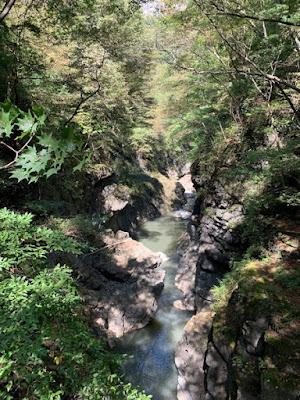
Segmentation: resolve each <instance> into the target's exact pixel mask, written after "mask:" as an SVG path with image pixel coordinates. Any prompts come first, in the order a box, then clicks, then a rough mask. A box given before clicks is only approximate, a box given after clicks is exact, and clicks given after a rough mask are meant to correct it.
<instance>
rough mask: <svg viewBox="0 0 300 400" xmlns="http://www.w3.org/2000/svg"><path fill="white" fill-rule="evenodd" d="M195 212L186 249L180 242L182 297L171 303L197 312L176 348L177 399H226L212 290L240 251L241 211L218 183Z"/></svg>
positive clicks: (178, 279)
mask: <svg viewBox="0 0 300 400" xmlns="http://www.w3.org/2000/svg"><path fill="white" fill-rule="evenodd" d="M199 203H200V204H199ZM193 214H194V215H193V216H192V218H191V221H190V223H189V226H188V239H187V238H186V237H185V239H184V240H185V241H184V242H183V243H185V247H184V245H183V244H182V243H181V247H180V252H181V254H182V258H181V260H180V263H179V268H178V272H177V275H176V278H175V284H176V286H177V287H178V288H179V289H180V290H182V291H183V293H184V299H183V300H182V301H178V302H175V304H174V305H175V306H176V307H178V308H180V309H187V310H194V311H195V312H196V313H197V314H196V315H195V316H194V317H193V318H192V319H191V320H190V321H189V322H188V324H187V325H186V327H185V330H184V332H183V335H182V338H181V340H180V342H179V343H178V346H177V350H176V358H175V363H176V366H177V369H178V374H179V378H178V399H179V400H201V399H219V400H221V399H226V398H227V392H226V390H227V387H228V382H227V380H228V373H227V369H228V357H229V352H228V351H227V349H225V348H224V346H221V345H220V344H216V343H215V342H214V340H213V327H212V324H213V314H212V313H211V311H210V310H211V307H212V305H213V300H214V299H213V294H212V292H211V289H212V288H213V287H214V286H216V285H218V284H219V282H220V280H221V279H222V277H223V275H224V273H225V272H226V271H227V270H228V268H229V260H230V257H231V254H232V253H234V252H236V251H237V250H238V245H239V239H238V237H236V236H235V234H234V229H235V227H236V226H238V225H239V224H240V223H241V222H242V220H243V212H242V206H241V205H240V204H238V203H235V202H234V200H233V199H232V198H231V197H230V196H229V195H228V194H227V193H226V191H225V190H224V189H223V187H222V185H216V186H215V187H214V188H213V189H212V193H211V195H209V196H208V195H206V196H205V198H204V199H198V202H196V204H195V207H194V213H193ZM186 246H187V247H186ZM218 346H219V347H218ZM220 349H221V350H220Z"/></svg>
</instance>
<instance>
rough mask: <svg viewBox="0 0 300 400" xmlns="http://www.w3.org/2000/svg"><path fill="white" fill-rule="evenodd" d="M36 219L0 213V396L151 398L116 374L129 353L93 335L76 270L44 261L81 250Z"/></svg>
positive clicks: (28, 397)
mask: <svg viewBox="0 0 300 400" xmlns="http://www.w3.org/2000/svg"><path fill="white" fill-rule="evenodd" d="M32 219H33V215H32V214H28V213H27V214H23V215H21V214H18V213H14V212H12V211H9V210H7V209H2V210H0V232H1V233H0V252H1V254H0V310H1V311H0V333H1V343H0V367H1V368H0V398H1V399H30V400H31V399H45V400H48V399H49V400H50V399H55V400H58V399H75V398H76V399H105V398H109V399H128V400H129V399H148V398H149V397H147V396H146V395H144V394H140V393H138V392H137V391H136V390H134V389H132V388H131V386H130V385H125V384H123V383H122V382H121V381H120V379H119V377H118V376H117V375H116V374H115V373H114V372H115V371H116V370H117V368H118V367H119V365H120V363H121V362H122V360H123V358H124V356H121V355H117V354H114V353H112V352H109V351H107V350H106V349H105V348H104V346H103V343H102V341H101V340H99V339H98V338H96V337H95V336H94V335H93V333H92V331H91V329H90V327H89V326H88V324H87V321H85V319H84V317H83V316H82V312H81V310H82V307H81V302H82V299H81V297H80V295H79V294H78V291H77V289H76V287H75V285H74V282H73V279H72V277H71V270H70V269H69V268H68V267H66V266H60V265H56V266H55V267H53V266H50V265H49V264H47V262H46V261H47V260H46V255H47V254H48V253H49V252H50V251H68V252H72V253H74V254H78V253H80V247H81V246H80V245H79V244H78V243H77V242H76V241H75V240H73V239H71V238H66V237H65V236H64V235H63V234H62V233H61V232H58V231H52V230H50V229H47V228H41V227H36V226H34V225H33V224H32Z"/></svg>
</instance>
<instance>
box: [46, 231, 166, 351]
mask: <svg viewBox="0 0 300 400" xmlns="http://www.w3.org/2000/svg"><path fill="white" fill-rule="evenodd" d="M103 240H104V243H103V247H102V248H101V249H99V250H98V251H96V252H94V253H91V254H86V255H84V256H83V257H82V258H81V259H78V258H75V257H74V256H72V255H69V254H63V255H60V256H56V257H55V259H53V261H54V262H61V263H64V264H68V265H70V266H72V267H73V270H74V276H75V277H76V280H77V282H78V285H79V287H80V291H81V293H82V295H83V298H84V301H85V309H86V312H87V313H88V314H89V316H90V318H91V319H92V321H93V323H94V326H95V329H96V330H97V331H98V332H99V333H102V334H105V335H106V336H107V337H108V339H109V340H110V342H111V343H113V342H114V339H116V338H120V337H122V336H123V335H125V334H126V333H129V332H131V331H133V330H135V329H139V328H142V327H144V326H145V325H147V324H148V323H149V322H150V320H151V319H152V318H153V316H154V313H155V312H156V309H157V299H158V298H159V296H160V294H161V291H162V289H163V287H164V283H163V282H164V277H165V271H164V270H163V269H162V268H161V267H160V265H161V264H162V262H163V261H164V258H165V256H164V254H162V253H154V252H152V251H151V250H149V249H147V248H146V247H145V246H144V245H143V244H141V243H139V242H137V241H135V240H133V239H131V238H130V237H129V234H128V233H127V232H122V231H118V232H117V233H116V234H114V233H113V232H112V231H108V232H107V234H106V236H105V237H104V238H103Z"/></svg>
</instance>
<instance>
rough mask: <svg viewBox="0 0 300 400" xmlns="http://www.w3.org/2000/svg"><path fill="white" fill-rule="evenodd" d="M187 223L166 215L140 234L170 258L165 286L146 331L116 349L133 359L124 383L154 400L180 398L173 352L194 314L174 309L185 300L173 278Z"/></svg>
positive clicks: (141, 239) (129, 337)
mask: <svg viewBox="0 0 300 400" xmlns="http://www.w3.org/2000/svg"><path fill="white" fill-rule="evenodd" d="M186 224H187V222H186V221H183V220H175V219H174V217H173V216H171V215H167V216H163V217H160V218H158V219H156V220H154V221H148V222H146V223H145V224H144V225H143V226H142V227H141V229H140V230H139V231H138V232H137V240H138V241H139V242H141V243H143V244H144V245H145V246H146V247H148V248H149V249H151V250H152V251H154V252H158V251H161V252H163V253H165V254H166V255H167V256H168V257H169V258H170V259H169V260H168V261H167V262H165V263H164V264H163V268H164V269H165V270H166V278H165V287H164V290H163V292H162V295H161V297H160V299H159V302H158V310H157V312H156V314H155V318H154V319H153V320H152V321H151V322H150V323H149V324H148V325H147V326H146V327H145V328H143V329H139V330H137V331H134V332H132V333H130V334H128V335H126V336H125V337H124V338H122V339H121V340H120V341H119V343H118V345H117V347H116V348H117V350H118V351H120V352H122V353H127V354H129V355H132V356H133V358H131V359H129V360H127V361H125V362H124V364H123V373H124V374H125V380H126V381H127V382H130V383H131V384H132V386H133V387H135V388H139V389H142V390H145V392H146V393H147V394H151V395H152V396H153V397H152V398H153V400H176V399H177V395H176V387H177V371H176V367H175V364H174V352H175V347H176V344H177V342H178V341H179V339H180V337H181V335H182V332H183V328H184V326H185V324H186V323H187V321H188V320H189V319H190V317H191V315H192V313H191V312H187V311H181V310H177V309H175V308H174V307H173V302H174V301H175V300H177V299H180V298H182V293H181V292H180V291H179V290H178V289H177V288H176V287H175V284H174V279H175V275H176V271H177V267H178V262H179V256H178V255H177V253H176V244H177V240H178V238H179V236H180V235H181V234H182V232H184V231H185V229H186Z"/></svg>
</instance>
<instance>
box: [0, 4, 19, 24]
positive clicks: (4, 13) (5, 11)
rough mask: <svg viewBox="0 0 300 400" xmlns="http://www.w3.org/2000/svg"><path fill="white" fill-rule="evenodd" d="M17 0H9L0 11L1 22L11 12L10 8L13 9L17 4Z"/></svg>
mask: <svg viewBox="0 0 300 400" xmlns="http://www.w3.org/2000/svg"><path fill="white" fill-rule="evenodd" d="M15 2H16V0H8V1H7V2H6V4H5V6H4V7H3V9H2V11H1V12H0V22H2V21H3V20H4V19H5V18H6V17H7V15H8V14H9V12H10V10H11V9H12V7H13V5H14V4H15Z"/></svg>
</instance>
